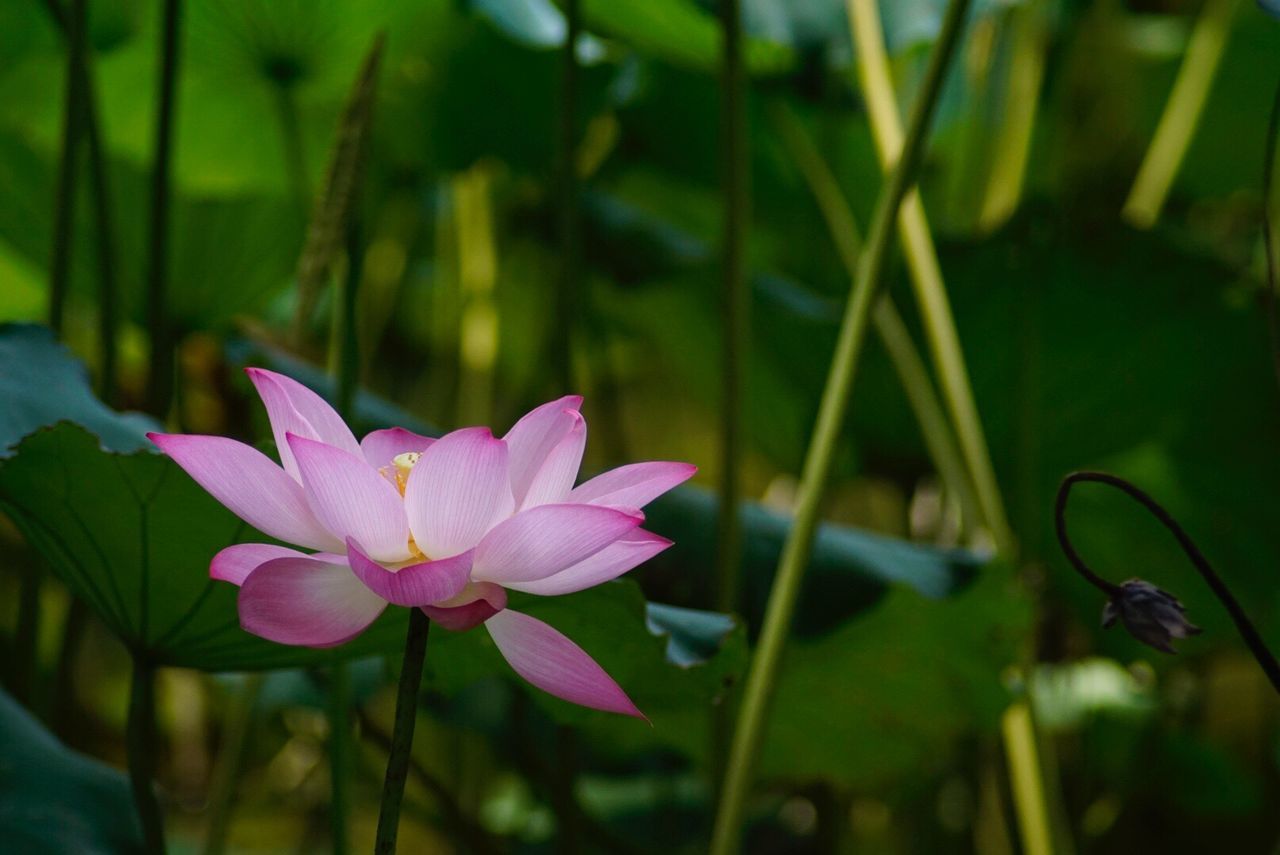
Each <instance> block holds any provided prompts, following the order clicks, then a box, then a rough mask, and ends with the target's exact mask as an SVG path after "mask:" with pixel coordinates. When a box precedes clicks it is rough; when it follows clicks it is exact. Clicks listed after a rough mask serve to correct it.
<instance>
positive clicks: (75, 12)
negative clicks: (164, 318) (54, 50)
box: [49, 0, 86, 336]
mask: <svg viewBox="0 0 1280 855" xmlns="http://www.w3.org/2000/svg"><path fill="white" fill-rule="evenodd" d="M85 16H86V10H85V0H71V6H70V10H69V11H68V12H67V13H66V16H65V20H66V24H67V74H66V84H65V86H64V90H63V91H64V96H63V112H62V151H61V154H60V156H59V161H58V179H57V189H56V190H55V195H54V200H53V240H52V256H51V258H50V260H49V327H50V328H51V329H52V330H53V331H54V333H55V334H57V335H59V336H61V335H62V325H63V322H64V320H65V317H66V303H67V291H68V290H69V284H70V280H71V256H72V251H73V244H72V241H71V227H72V223H73V221H74V219H75V207H76V195H77V194H76V190H77V181H76V179H77V175H78V172H79V163H80V145H81V141H82V140H83V138H84V109H83V103H84V94H83V92H82V89H83V87H84V81H85V75H84V73H83V68H84V55H85V50H86V45H85V26H86V24H85Z"/></svg>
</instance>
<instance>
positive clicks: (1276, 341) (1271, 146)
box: [1262, 85, 1280, 383]
mask: <svg viewBox="0 0 1280 855" xmlns="http://www.w3.org/2000/svg"><path fill="white" fill-rule="evenodd" d="M1278 138H1280V85H1278V86H1277V87H1276V94H1275V96H1274V98H1273V100H1272V102H1271V119H1270V120H1269V121H1268V122H1267V142H1266V151H1265V152H1264V154H1263V156H1264V157H1265V158H1266V159H1265V160H1264V161H1263V164H1262V251H1263V253H1264V254H1265V255H1266V256H1267V258H1266V262H1267V283H1266V287H1265V288H1264V289H1263V292H1262V294H1263V306H1264V308H1265V310H1266V313H1267V329H1268V331H1269V332H1270V334H1271V363H1272V367H1273V368H1274V370H1275V375H1276V382H1277V383H1280V317H1278V316H1277V315H1276V286H1277V283H1278V282H1280V271H1278V270H1277V268H1280V259H1277V258H1276V253H1277V251H1280V246H1277V244H1278V243H1280V241H1277V240H1276V234H1275V228H1276V211H1275V205H1276V199H1275V197H1276V189H1275V175H1276V170H1275V166H1276V141H1277V139H1278Z"/></svg>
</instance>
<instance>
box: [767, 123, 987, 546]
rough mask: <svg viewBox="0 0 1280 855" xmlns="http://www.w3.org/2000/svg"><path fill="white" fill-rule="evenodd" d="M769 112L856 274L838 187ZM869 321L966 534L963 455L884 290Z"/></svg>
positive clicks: (855, 238) (853, 227) (969, 491)
mask: <svg viewBox="0 0 1280 855" xmlns="http://www.w3.org/2000/svg"><path fill="white" fill-rule="evenodd" d="M769 114H770V118H771V119H772V123H773V126H774V128H775V129H776V130H777V132H778V137H779V139H780V140H781V142H782V144H783V147H784V148H785V149H786V150H787V153H788V154H789V155H790V156H791V159H792V160H793V161H795V164H796V166H797V167H798V168H799V170H800V173H801V175H802V176H803V177H804V180H805V183H806V184H808V185H809V192H810V193H811V194H813V198H814V201H815V202H816V203H817V205H818V209H819V211H821V213H822V218H823V220H824V221H825V222H826V224H827V231H828V232H829V233H830V235H831V242H832V243H833V244H835V247H836V252H837V254H838V255H839V256H840V260H841V261H842V262H843V263H844V267H845V270H847V271H848V273H849V278H850V280H852V279H853V278H854V277H855V276H857V275H858V255H859V254H860V253H861V252H862V238H861V236H860V235H859V234H858V225H857V222H856V221H855V220H854V218H853V211H851V210H850V209H849V203H848V201H847V200H846V199H845V197H844V194H843V193H841V191H840V185H839V182H837V181H836V177H835V175H834V174H833V173H832V172H831V168H830V167H829V166H828V165H827V162H826V161H825V160H824V159H823V157H822V154H821V153H820V152H819V151H818V148H817V146H815V145H814V144H813V140H812V139H810V138H809V136H808V135H807V134H806V133H805V131H804V128H803V127H802V126H801V124H800V121H799V120H798V119H797V118H796V117H795V115H794V114H793V113H792V112H791V111H790V109H789V108H788V107H787V106H786V103H785V102H783V101H775V102H774V103H773V104H771V105H770V110H769ZM871 321H872V323H873V324H874V325H875V330H876V333H877V334H878V335H879V336H880V340H881V342H882V343H883V344H884V349H885V350H886V351H887V352H888V354H889V360H890V361H891V362H892V363H893V367H894V370H895V371H896V372H897V374H898V382H899V383H901V384H902V389H903V391H904V392H905V393H906V396H907V402H908V404H909V405H910V406H911V411H912V413H913V414H914V415H915V418H916V424H917V425H918V426H919V428H920V435H921V437H922V438H923V439H924V444H925V448H926V449H927V450H928V452H929V458H930V459H931V460H932V461H933V465H934V467H935V468H936V469H937V470H938V475H939V477H940V478H941V479H942V484H943V487H945V488H946V490H947V491H948V492H949V493H950V494H951V495H953V496H955V498H956V501H957V502H958V503H959V505H960V517H961V531H962V532H964V533H967V531H968V529H969V528H970V527H971V526H972V525H974V524H976V523H977V522H978V521H979V520H980V518H981V513H980V510H979V507H978V504H977V499H976V498H975V497H974V493H973V485H972V484H971V483H970V481H969V473H968V471H967V470H966V469H965V465H964V457H963V456H962V455H961V453H960V448H959V446H958V445H957V444H956V440H955V437H954V436H953V435H952V433H951V425H950V423H948V422H947V416H946V412H945V411H944V410H943V409H942V403H941V402H940V401H939V400H938V397H937V394H936V393H935V392H934V389H933V382H932V381H931V380H930V379H929V372H928V369H927V368H925V364H924V360H923V359H922V358H921V357H920V352H919V351H918V350H917V349H916V346H915V342H913V341H912V340H911V333H910V332H909V331H908V330H907V325H906V323H904V322H903V320H902V316H901V315H900V314H899V313H898V310H897V308H896V307H895V306H894V303H893V299H892V298H891V297H890V296H889V295H888V294H886V295H884V296H883V297H881V298H880V302H879V304H878V305H877V306H876V308H875V311H874V312H873V313H872V316H871Z"/></svg>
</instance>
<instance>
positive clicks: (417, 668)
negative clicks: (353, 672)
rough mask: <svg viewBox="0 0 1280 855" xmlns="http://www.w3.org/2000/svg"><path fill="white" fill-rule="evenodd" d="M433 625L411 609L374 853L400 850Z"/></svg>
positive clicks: (415, 610) (421, 612)
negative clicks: (398, 836)
mask: <svg viewBox="0 0 1280 855" xmlns="http://www.w3.org/2000/svg"><path fill="white" fill-rule="evenodd" d="M430 629H431V621H430V620H429V619H428V618H427V616H426V614H424V613H423V611H422V609H410V610H409V633H408V635H407V636H406V638H405V642H404V664H402V665H401V666H400V688H399V691H398V692H397V694H396V720H395V726H394V728H393V729H392V731H391V748H390V751H389V753H388V756H387V777H386V780H385V782H384V783H383V786H382V808H381V810H379V812H378V836H377V838H376V841H375V843H374V846H373V851H374V855H391V853H394V852H395V851H396V833H397V832H398V831H399V830H400V803H401V802H402V801H403V800H404V782H405V778H406V777H408V775H409V762H410V752H411V751H412V749H413V728H414V725H415V724H416V723H417V715H418V687H419V686H420V685H421V684H422V665H423V662H424V660H425V659H426V656H427V633H428V631H429V630H430Z"/></svg>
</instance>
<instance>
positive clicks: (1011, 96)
mask: <svg viewBox="0 0 1280 855" xmlns="http://www.w3.org/2000/svg"><path fill="white" fill-rule="evenodd" d="M1047 5H1048V4H1047V3H1045V2H1043V0H1038V2H1028V3H1021V4H1018V5H1016V6H1014V7H1012V8H1010V9H1007V10H1006V11H1005V12H1004V14H1005V16H1006V19H1007V21H1008V26H1009V27H1010V30H1011V35H1010V38H1011V42H1012V46H1011V49H1010V57H1009V70H1008V74H1007V75H1006V81H1007V82H1006V84H1005V93H1004V115H1003V117H1002V121H1001V122H1000V127H999V129H998V130H997V132H996V140H995V145H994V146H993V147H992V148H993V151H992V154H991V174H990V176H989V177H988V179H987V186H986V193H985V195H984V197H983V200H982V209H981V212H980V213H979V214H978V224H979V226H980V227H981V228H982V229H983V231H987V232H990V231H994V230H995V229H997V228H999V227H1000V226H1001V225H1003V224H1004V222H1005V221H1006V220H1008V219H1009V217H1011V216H1013V213H1014V211H1016V210H1017V208H1018V202H1019V201H1020V200H1021V199H1022V188H1023V184H1024V182H1025V180H1026V175H1027V161H1028V160H1029V159H1030V156H1031V140H1032V134H1033V132H1034V131H1035V123H1036V109H1037V107H1038V106H1039V102H1040V85H1041V83H1042V81H1043V80H1044V65H1045V51H1046V47H1047V42H1048V26H1047V21H1046V17H1047V13H1046V8H1045V7H1046V6H1047ZM974 124H977V123H976V122H975V123H974Z"/></svg>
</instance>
